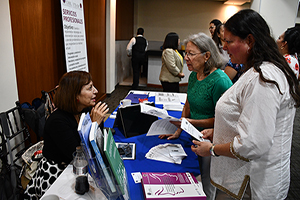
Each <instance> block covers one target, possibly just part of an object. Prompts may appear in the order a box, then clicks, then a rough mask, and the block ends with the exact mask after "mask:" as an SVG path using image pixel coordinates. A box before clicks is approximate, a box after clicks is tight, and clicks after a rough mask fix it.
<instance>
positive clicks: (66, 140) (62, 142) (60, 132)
mask: <svg viewBox="0 0 300 200" xmlns="http://www.w3.org/2000/svg"><path fill="white" fill-rule="evenodd" d="M97 93H98V90H97V89H96V88H95V87H94V85H93V81H92V77H91V75H90V74H89V73H88V72H84V71H72V72H68V73H66V74H64V75H63V76H62V78H61V79H60V82H59V86H58V88H57V92H56V93H55V97H54V104H55V106H56V108H57V109H56V110H55V111H54V112H53V113H51V115H50V116H49V118H48V119H47V120H46V124H45V128H44V148H43V156H44V158H43V159H42V160H41V161H40V163H39V165H38V168H37V170H36V173H35V175H34V176H33V178H32V180H31V181H30V182H29V184H28V186H27V188H26V191H25V196H26V199H27V198H29V199H32V198H36V199H38V198H40V197H41V196H42V195H43V194H44V193H45V192H46V191H47V189H48V188H49V187H50V186H51V184H52V183H53V182H54V181H55V180H56V178H57V177H58V176H59V175H60V174H61V172H62V171H63V170H64V168H65V167H66V166H67V165H68V164H70V162H71V161H72V160H73V153H74V152H75V151H76V147H77V146H80V142H81V139H80V136H79V133H78V131H77V128H78V122H79V119H80V115H81V113H82V112H84V111H85V110H86V109H88V110H90V117H91V120H92V121H93V122H97V123H98V124H99V125H100V124H101V123H102V121H103V119H104V118H105V114H106V113H107V112H108V108H107V105H106V104H105V103H101V102H99V103H96V95H97ZM90 108H91V109H90ZM50 169H51V170H50Z"/></svg>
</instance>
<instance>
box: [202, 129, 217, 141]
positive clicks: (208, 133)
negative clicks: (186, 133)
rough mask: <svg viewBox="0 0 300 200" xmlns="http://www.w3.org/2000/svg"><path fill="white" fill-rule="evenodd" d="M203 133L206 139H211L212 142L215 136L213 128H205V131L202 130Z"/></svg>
mask: <svg viewBox="0 0 300 200" xmlns="http://www.w3.org/2000/svg"><path fill="white" fill-rule="evenodd" d="M201 133H202V134H203V138H204V139H209V140H210V141H211V142H212V141H213V136H214V129H213V128H209V129H204V130H203V131H201Z"/></svg>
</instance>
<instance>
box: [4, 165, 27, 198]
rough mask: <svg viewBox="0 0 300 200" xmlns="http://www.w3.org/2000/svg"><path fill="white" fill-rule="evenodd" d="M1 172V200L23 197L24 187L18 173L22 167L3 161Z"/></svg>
mask: <svg viewBox="0 0 300 200" xmlns="http://www.w3.org/2000/svg"><path fill="white" fill-rule="evenodd" d="M2 164H3V165H2V170H1V172H0V200H19V199H23V195H22V194H23V192H24V191H23V188H22V186H21V181H20V179H19V177H18V175H17V174H19V172H20V169H18V168H17V167H16V166H14V165H13V166H11V168H10V167H9V165H7V164H5V163H2Z"/></svg>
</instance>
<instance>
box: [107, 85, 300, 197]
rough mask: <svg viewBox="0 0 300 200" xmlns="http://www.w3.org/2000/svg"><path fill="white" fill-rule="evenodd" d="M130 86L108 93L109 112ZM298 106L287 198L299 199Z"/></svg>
mask: <svg viewBox="0 0 300 200" xmlns="http://www.w3.org/2000/svg"><path fill="white" fill-rule="evenodd" d="M130 89H131V87H130V86H120V85H117V86H116V88H115V90H114V92H112V93H111V94H110V95H108V96H107V97H106V98H105V99H104V102H106V103H107V104H108V106H109V108H110V111H109V112H110V113H111V112H112V111H114V110H115V109H116V108H117V107H118V105H119V103H120V100H121V99H123V98H124V97H126V95H127V94H128V92H129V91H130ZM139 90H144V91H162V88H151V87H139ZM186 91H187V86H181V87H180V92H186ZM299 152H300V108H298V109H297V111H296V116H295V122H294V134H293V141H292V155H291V183H290V189H289V193H288V197H287V198H286V199H287V200H293V199H300V172H299V169H300V168H299V167H300V157H299Z"/></svg>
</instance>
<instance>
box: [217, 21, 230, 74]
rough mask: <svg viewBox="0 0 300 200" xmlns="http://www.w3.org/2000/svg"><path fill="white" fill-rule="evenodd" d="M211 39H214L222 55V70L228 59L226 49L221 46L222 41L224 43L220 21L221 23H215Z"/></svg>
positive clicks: (222, 25)
mask: <svg viewBox="0 0 300 200" xmlns="http://www.w3.org/2000/svg"><path fill="white" fill-rule="evenodd" d="M213 40H214V41H215V43H216V45H217V47H218V49H219V52H220V54H221V56H222V61H223V65H222V67H221V69H222V70H224V69H225V66H226V64H227V63H228V61H229V55H228V53H227V51H225V50H224V49H223V46H224V43H225V40H224V24H222V23H221V24H219V25H217V27H216V29H215V32H214V34H213Z"/></svg>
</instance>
